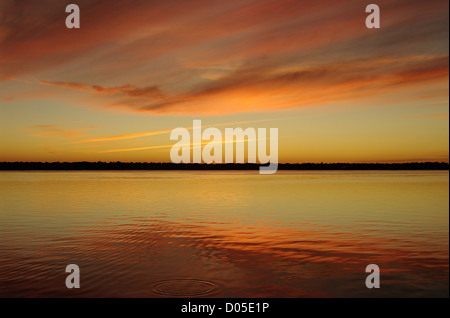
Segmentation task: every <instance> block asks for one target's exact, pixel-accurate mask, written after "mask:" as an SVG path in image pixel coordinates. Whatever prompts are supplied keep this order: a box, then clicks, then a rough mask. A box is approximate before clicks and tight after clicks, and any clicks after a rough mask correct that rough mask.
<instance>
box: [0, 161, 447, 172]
mask: <svg viewBox="0 0 450 318" xmlns="http://www.w3.org/2000/svg"><path fill="white" fill-rule="evenodd" d="M260 167H261V165H260V164H252V163H244V164H236V163H228V164H227V163H226V164H196V163H190V164H174V163H157V162H120V161H116V162H102V161H98V162H86V161H83V162H0V170H3V171H6V170H258V169H259V168H260ZM278 170H449V164H448V163H445V162H409V163H283V164H279V165H278Z"/></svg>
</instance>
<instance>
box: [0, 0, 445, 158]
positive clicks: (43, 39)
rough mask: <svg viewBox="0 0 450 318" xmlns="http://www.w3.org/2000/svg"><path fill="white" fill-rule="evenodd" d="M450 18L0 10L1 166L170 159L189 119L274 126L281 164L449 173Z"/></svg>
mask: <svg viewBox="0 0 450 318" xmlns="http://www.w3.org/2000/svg"><path fill="white" fill-rule="evenodd" d="M70 3H76V4H77V5H78V6H79V7H80V10H81V28H80V29H68V28H66V26H65V20H66V17H67V15H68V14H67V13H66V12H65V8H66V6H67V5H68V4H70ZM370 3H376V4H377V5H379V7H380V10H381V28H380V29H368V28H367V27H366V25H365V20H366V17H367V15H368V14H367V13H365V8H366V6H367V5H368V4H370ZM448 5H449V3H448V1H441V0H430V1H419V0H389V1H388V0H374V1H373V2H366V1H361V0H345V1H331V0H324V1H304V0H227V1H223V0H184V1H179V0H164V1H162V0H159V1H156V0H155V1H152V0H129V1H119V0H108V1H104V0H71V1H62V0H41V1H34V0H20V1H19V0H0V161H133V162H142V161H146V162H168V161H170V148H171V146H172V145H173V144H174V143H175V142H174V141H171V140H170V131H171V130H172V129H174V128H177V127H186V128H189V127H192V125H193V120H196V119H199V120H202V124H203V125H204V126H211V127H217V128H219V129H221V130H222V131H223V130H224V129H225V128H233V127H242V128H244V129H245V128H249V127H252V128H255V129H256V128H278V130H279V134H278V135H279V162H408V161H444V162H448V160H449V159H448V158H449V149H448V145H449V73H448V70H449V26H448V20H449V16H448V15H449V8H448Z"/></svg>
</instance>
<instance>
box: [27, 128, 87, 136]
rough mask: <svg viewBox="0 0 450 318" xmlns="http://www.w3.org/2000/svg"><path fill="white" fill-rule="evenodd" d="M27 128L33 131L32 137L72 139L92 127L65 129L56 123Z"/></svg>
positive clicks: (82, 134)
mask: <svg viewBox="0 0 450 318" xmlns="http://www.w3.org/2000/svg"><path fill="white" fill-rule="evenodd" d="M27 129H29V130H32V131H33V132H32V133H31V134H30V136H33V137H44V138H58V139H73V138H79V137H83V136H84V135H85V133H84V132H85V131H86V130H90V129H93V127H88V128H73V129H65V128H61V127H59V126H58V125H36V126H31V127H27Z"/></svg>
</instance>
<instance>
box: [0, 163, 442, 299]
mask: <svg viewBox="0 0 450 318" xmlns="http://www.w3.org/2000/svg"><path fill="white" fill-rule="evenodd" d="M448 191H449V174H448V172H421V171H419V172H303V171H302V172H279V173H278V174H277V175H275V176H260V175H258V174H257V172H212V171H211V172H188V171H186V172H142V171H138V172H1V173H0V297H17V296H18V297H36V296H37V297H53V296H58V297H75V296H76V297H80V296H82V297H166V296H168V295H169V296H171V295H172V296H198V295H201V296H203V297H204V296H208V297H431V296H438V297H448V296H449V279H448V268H449V261H448V255H449V194H448ZM372 263H374V264H378V265H379V266H380V268H381V289H379V290H368V289H367V288H366V287H365V278H366V275H368V274H366V273H365V267H366V266H367V265H368V264H372ZM68 264H77V265H79V267H80V268H81V289H79V290H68V289H67V288H66V287H65V279H66V276H67V275H68V274H66V273H65V267H66V265H68Z"/></svg>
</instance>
